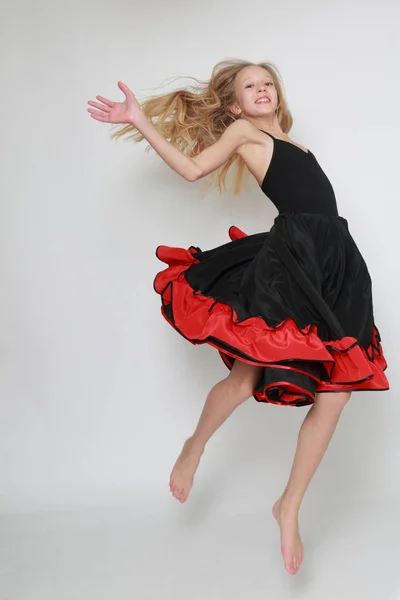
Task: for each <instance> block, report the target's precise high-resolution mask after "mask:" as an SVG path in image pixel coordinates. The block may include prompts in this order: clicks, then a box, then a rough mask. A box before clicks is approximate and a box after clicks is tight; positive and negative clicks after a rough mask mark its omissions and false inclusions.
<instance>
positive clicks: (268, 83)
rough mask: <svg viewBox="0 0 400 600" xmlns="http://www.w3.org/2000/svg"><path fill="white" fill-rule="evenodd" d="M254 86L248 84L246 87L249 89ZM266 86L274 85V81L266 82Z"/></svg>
mask: <svg viewBox="0 0 400 600" xmlns="http://www.w3.org/2000/svg"><path fill="white" fill-rule="evenodd" d="M252 85H253V84H252V83H248V84H247V85H246V87H247V88H248V87H251V86H252ZM265 85H273V83H272V81H266V82H265Z"/></svg>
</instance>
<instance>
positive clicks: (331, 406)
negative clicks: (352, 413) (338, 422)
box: [315, 392, 351, 415]
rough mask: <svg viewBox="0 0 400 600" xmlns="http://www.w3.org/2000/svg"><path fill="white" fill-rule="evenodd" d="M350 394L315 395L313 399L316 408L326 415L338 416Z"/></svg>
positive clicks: (330, 393) (328, 393) (326, 393)
mask: <svg viewBox="0 0 400 600" xmlns="http://www.w3.org/2000/svg"><path fill="white" fill-rule="evenodd" d="M350 396H351V392H335V393H333V392H325V393H320V394H317V396H316V399H315V405H316V408H317V409H318V410H319V411H321V412H323V413H324V414H327V415H336V414H340V413H341V412H342V410H343V409H344V407H345V406H346V404H347V403H348V401H349V400H350Z"/></svg>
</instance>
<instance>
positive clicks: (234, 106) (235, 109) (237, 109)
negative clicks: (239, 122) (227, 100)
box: [229, 102, 242, 117]
mask: <svg viewBox="0 0 400 600" xmlns="http://www.w3.org/2000/svg"><path fill="white" fill-rule="evenodd" d="M229 108H230V111H231V113H233V114H234V115H236V116H237V117H238V116H239V115H240V113H241V112H242V109H241V108H240V106H239V105H238V104H237V103H236V102H235V103H234V104H231V105H230V107H229Z"/></svg>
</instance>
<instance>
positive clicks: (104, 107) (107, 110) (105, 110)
mask: <svg viewBox="0 0 400 600" xmlns="http://www.w3.org/2000/svg"><path fill="white" fill-rule="evenodd" d="M88 104H90V106H94V107H95V108H99V109H100V110H103V111H104V112H110V110H111V108H110V107H109V106H105V105H104V104H100V103H99V102H93V100H89V102H88Z"/></svg>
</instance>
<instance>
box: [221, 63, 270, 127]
mask: <svg viewBox="0 0 400 600" xmlns="http://www.w3.org/2000/svg"><path fill="white" fill-rule="evenodd" d="M235 97H236V101H235V102H234V103H233V104H232V105H231V111H232V112H233V113H234V114H235V115H237V116H240V117H241V118H245V119H248V120H249V121H251V122H254V123H257V122H258V123H260V122H261V123H266V122H269V123H271V122H272V119H273V118H274V116H275V111H276V108H277V106H278V92H277V89H276V87H275V83H274V80H273V78H272V75H270V73H269V71H267V70H266V69H264V68H263V67H259V66H257V65H251V66H249V67H245V68H243V69H242V70H241V71H239V73H238V74H237V75H236V78H235Z"/></svg>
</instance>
